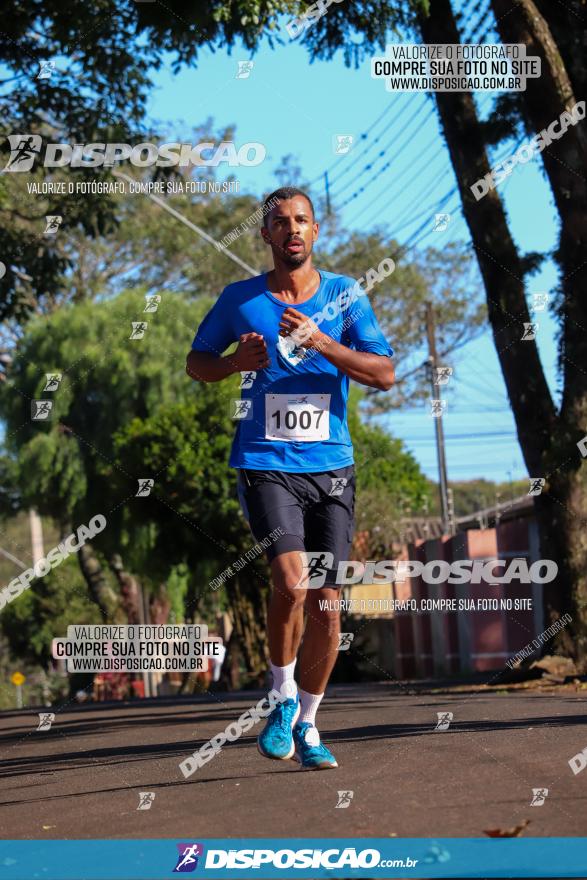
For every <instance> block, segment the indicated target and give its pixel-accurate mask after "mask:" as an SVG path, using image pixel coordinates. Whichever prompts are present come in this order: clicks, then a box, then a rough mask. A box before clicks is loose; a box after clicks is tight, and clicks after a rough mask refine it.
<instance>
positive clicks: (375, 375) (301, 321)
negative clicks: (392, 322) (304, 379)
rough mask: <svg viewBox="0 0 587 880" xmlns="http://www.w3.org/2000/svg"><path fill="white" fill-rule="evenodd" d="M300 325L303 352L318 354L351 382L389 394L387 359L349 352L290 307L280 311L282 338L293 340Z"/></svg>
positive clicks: (391, 377)
mask: <svg viewBox="0 0 587 880" xmlns="http://www.w3.org/2000/svg"><path fill="white" fill-rule="evenodd" d="M302 325H304V326H303V330H302V332H301V338H302V339H303V341H302V342H301V343H300V344H301V345H302V346H303V347H304V348H309V349H314V350H315V351H317V352H319V354H321V355H322V357H324V358H326V360H327V361H329V362H330V363H331V364H333V365H334V366H335V367H336V368H337V369H339V370H340V371H341V372H342V373H344V374H345V375H347V376H349V378H351V379H354V380H355V382H360V384H361V385H368V386H369V387H371V388H377V389H379V390H380V391H389V389H390V388H391V386H392V385H393V383H394V381H395V369H394V366H393V361H392V359H391V357H390V356H389V355H383V354H374V353H373V352H370V351H356V350H354V349H352V348H349V347H348V346H347V345H343V344H342V343H340V342H337V341H336V340H335V339H333V338H332V337H331V336H328V334H327V333H323V332H322V331H321V330H320V329H319V328H318V327H317V325H316V324H315V323H314V322H313V321H312V319H311V318H308V316H307V315H303V314H302V313H301V312H298V311H297V309H294V308H292V307H291V306H290V307H289V308H287V309H286V310H285V311H284V313H283V315H282V317H281V322H280V325H279V326H280V331H279V332H280V334H281V335H282V336H286V335H289V334H290V333H292V334H294V337H293V338H294V339H295V331H296V330H299V328H300V327H302ZM314 328H315V329H314ZM378 329H379V328H378ZM379 332H380V331H379ZM388 347H389V346H388Z"/></svg>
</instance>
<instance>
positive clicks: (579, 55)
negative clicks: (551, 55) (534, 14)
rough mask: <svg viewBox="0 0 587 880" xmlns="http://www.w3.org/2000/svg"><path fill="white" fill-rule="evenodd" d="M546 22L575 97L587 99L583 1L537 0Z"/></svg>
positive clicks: (586, 32) (586, 34)
mask: <svg viewBox="0 0 587 880" xmlns="http://www.w3.org/2000/svg"><path fill="white" fill-rule="evenodd" d="M534 2H535V3H536V7H537V9H538V10H539V12H540V14H541V15H542V17H543V18H544V20H545V21H546V23H547V25H548V27H549V28H550V32H551V34H552V36H553V38H554V41H555V43H556V45H557V47H558V50H559V52H560V54H561V57H562V59H563V62H564V65H565V68H566V70H567V73H568V75H569V79H570V81H571V86H572V88H573V92H574V94H575V97H576V98H577V99H578V100H579V101H584V100H585V98H586V97H587V66H586V65H585V51H586V50H587V9H586V7H585V3H584V0H565V2H564V3H553V2H552V0H534Z"/></svg>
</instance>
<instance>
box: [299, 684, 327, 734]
mask: <svg viewBox="0 0 587 880" xmlns="http://www.w3.org/2000/svg"><path fill="white" fill-rule="evenodd" d="M299 694H300V704H301V711H300V717H299V718H298V724H301V722H302V721H308V722H309V723H310V724H313V725H314V726H315V725H316V712H317V711H318V706H319V705H320V703H321V701H322V697H323V696H324V694H309V693H308V691H303V690H302V689H301V688H300V689H299Z"/></svg>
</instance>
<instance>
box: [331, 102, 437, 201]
mask: <svg viewBox="0 0 587 880" xmlns="http://www.w3.org/2000/svg"><path fill="white" fill-rule="evenodd" d="M425 107H426V105H425V104H423V105H422V107H421V108H420V109H423V108H425ZM419 112H420V111H418V112H417V113H416V114H415V116H414V117H413V119H412V122H416V120H417V116H418V113H419ZM405 133H406V134H407V139H406V141H405V142H404V143H402V145H401V146H400V147H399V149H398V150H397V151H396V152H395V153H394V154H393V155H392V156H390V158H389V159H388V160H387V161H386V162H385V163H384V164H383V165H382V166H381V168H380V169H379V170H378V171H377V175H373V177H371V179H370V180H369V182H368V183H366V184H365V186H362V187H360V188H359V189H358V190H357V191H356V192H354V193H353V194H352V195H351V196H349V197H348V198H347V199H346V200H345V201H344V202H343V203H342V205H341V206H340V209H341V210H342V209H343V208H345V207H346V206H347V205H348V204H349V203H350V202H352V201H354V199H356V198H358V197H359V196H360V195H361V194H362V193H363V192H364V191H365V190H366V189H368V188H369V186H371V185H372V184H373V183H375V182H376V181H377V180H378V176H379V175H381V174H383V172H384V171H386V170H387V169H388V168H389V167H390V166H391V163H392V162H394V161H395V160H396V159H397V157H398V156H400V155H401V153H402V150H403V149H404V148H405V147H406V146H407V145H408V143H409V142H410V140H411V138H412V134H411V132H409V128H407V129H406V130H405ZM394 142H395V139H393V140H390V141H389V142H388V143H387V144H386V145H385V147H384V148H383V149H382V150H381V151H380V153H379V156H378V157H377V158H376V159H375V160H374V161H373V162H371V163H368V164H367V165H366V166H365V167H364V168H363V169H362V171H361V172H360V173H359V174H358V175H357V176H356V177H354V178H353V180H352V182H351V183H349V184H347V185H346V186H345V187H344V189H342V190H339V192H338V193H336V194H335V195H337V196H338V197H340V195H341V193H342V192H344V190H345V189H348V188H349V187H350V186H351V185H353V184H354V182H355V181H357V180H358V179H359V178H360V177H362V176H363V175H364V174H365V173H367V172H368V171H371V170H373V165H374V164H377V161H378V160H379V159H380V158H382V157H383V156H384V155H385V153H386V151H387V149H388V148H389V147H390V146H391V145H392V144H393V143H394Z"/></svg>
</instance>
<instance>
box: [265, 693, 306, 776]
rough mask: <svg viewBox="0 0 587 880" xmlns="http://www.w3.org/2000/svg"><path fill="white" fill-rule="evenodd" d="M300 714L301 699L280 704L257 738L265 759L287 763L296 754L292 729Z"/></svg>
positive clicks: (297, 698) (297, 697)
mask: <svg viewBox="0 0 587 880" xmlns="http://www.w3.org/2000/svg"><path fill="white" fill-rule="evenodd" d="M299 714H300V698H299V696H297V695H296V698H295V700H291V699H290V700H284V701H283V703H279V704H278V705H277V706H276V707H275V709H274V710H273V712H272V713H271V714H270V715H269V717H268V718H267V723H266V725H265V727H264V728H263V730H262V731H261V733H260V734H259V736H258V737H257V748H258V749H259V751H260V752H261V754H262V755H263V756H264V757H265V758H276V759H277V760H279V761H287V759H288V758H291V757H292V755H293V753H294V752H295V748H296V747H295V745H294V741H293V736H292V728H293V726H294V724H295V723H296V721H297V720H298V717H299Z"/></svg>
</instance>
